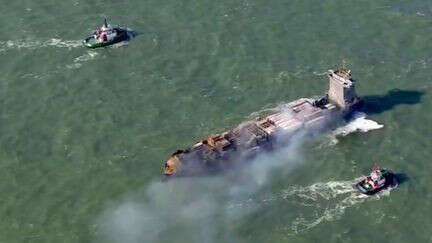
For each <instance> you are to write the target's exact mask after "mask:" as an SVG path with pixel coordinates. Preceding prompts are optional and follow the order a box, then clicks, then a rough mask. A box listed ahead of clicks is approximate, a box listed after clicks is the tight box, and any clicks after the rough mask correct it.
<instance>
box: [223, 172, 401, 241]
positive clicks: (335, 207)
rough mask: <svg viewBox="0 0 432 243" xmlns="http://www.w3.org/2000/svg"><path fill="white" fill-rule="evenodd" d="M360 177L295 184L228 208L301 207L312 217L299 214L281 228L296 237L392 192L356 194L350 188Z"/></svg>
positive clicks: (230, 205) (387, 190)
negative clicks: (286, 203)
mask: <svg viewBox="0 0 432 243" xmlns="http://www.w3.org/2000/svg"><path fill="white" fill-rule="evenodd" d="M360 178H363V177H359V178H356V179H354V180H352V181H329V182H325V183H323V182H319V183H315V184H312V185H310V186H297V185H295V186H291V187H288V188H287V189H285V190H282V191H281V192H280V193H276V194H274V195H272V196H269V197H267V198H265V199H262V200H259V201H258V202H257V201H254V200H253V199H248V200H246V201H243V202H236V203H232V204H229V206H228V209H236V208H245V207H256V206H257V205H261V206H262V205H268V206H271V204H272V203H274V202H277V201H281V200H287V201H289V202H290V203H295V204H297V205H300V206H301V207H304V208H305V210H302V211H312V212H313V213H312V215H313V216H304V215H299V216H297V217H296V218H295V219H294V220H293V221H292V222H291V224H289V226H287V227H282V230H283V231H285V232H287V233H288V234H299V233H301V232H304V231H307V230H309V229H311V228H313V227H315V226H317V225H319V224H321V223H324V222H326V221H327V222H328V221H334V220H338V219H340V218H341V217H342V216H343V214H344V213H345V210H346V209H347V208H350V207H352V206H354V205H357V204H360V203H362V202H365V201H366V199H368V198H370V199H375V200H379V199H380V198H381V196H388V195H390V191H391V190H392V189H394V188H388V189H385V190H383V191H381V192H379V193H377V194H376V195H374V196H366V195H364V194H361V193H359V192H357V190H355V189H354V188H353V186H352V185H353V184H354V183H355V182H356V181H358V180H359V179H360ZM269 204H270V205H269Z"/></svg>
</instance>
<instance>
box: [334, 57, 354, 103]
mask: <svg viewBox="0 0 432 243" xmlns="http://www.w3.org/2000/svg"><path fill="white" fill-rule="evenodd" d="M328 77H329V90H328V99H329V101H330V103H332V104H334V105H336V106H338V107H339V108H340V109H342V110H344V111H345V110H349V109H350V108H351V107H352V106H353V105H354V104H355V103H356V102H357V101H358V97H357V94H356V91H355V81H354V80H353V79H352V78H351V70H349V69H348V68H347V67H346V65H345V62H343V64H342V67H340V68H339V69H337V70H336V71H333V70H329V72H328Z"/></svg>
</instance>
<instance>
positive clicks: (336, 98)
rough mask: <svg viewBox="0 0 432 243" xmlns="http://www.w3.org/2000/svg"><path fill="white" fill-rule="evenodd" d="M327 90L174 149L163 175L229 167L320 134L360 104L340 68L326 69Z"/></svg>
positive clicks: (347, 74)
mask: <svg viewBox="0 0 432 243" xmlns="http://www.w3.org/2000/svg"><path fill="white" fill-rule="evenodd" d="M327 76H328V78H329V90H328V92H327V94H326V96H325V97H322V98H320V99H310V98H300V99H298V100H295V101H292V102H290V103H288V104H287V106H286V107H287V108H286V109H284V110H283V111H277V112H273V113H270V114H268V115H266V116H262V117H258V118H257V119H255V120H254V121H248V122H244V123H242V124H240V125H239V126H237V127H236V128H234V129H232V130H230V131H227V132H224V133H221V134H216V135H212V136H210V137H208V138H207V139H205V140H202V141H201V142H198V143H196V144H195V145H193V146H191V147H189V148H187V149H184V150H177V151H176V152H175V153H173V154H172V155H171V157H170V158H169V159H168V160H167V161H166V162H165V165H164V169H163V174H164V175H165V176H173V175H180V176H191V175H200V174H203V173H211V172H216V171H220V170H223V169H226V168H232V167H234V166H236V165H238V164H241V163H244V161H247V160H248V159H251V158H253V157H254V156H255V155H257V154H258V153H259V152H262V151H269V150H272V149H274V148H276V147H278V146H281V144H284V143H285V142H287V141H289V138H292V137H293V136H294V135H296V134H299V133H300V132H302V131H307V132H310V131H322V130H326V129H327V130H328V129H331V128H332V125H334V124H335V123H336V121H337V120H340V119H341V118H343V117H344V116H346V115H348V114H350V113H351V112H352V111H353V110H354V109H356V107H358V105H359V104H360V99H359V98H358V97H357V94H356V91H355V81H354V80H353V79H352V78H351V71H350V70H348V69H347V68H346V67H345V66H342V67H341V68H339V69H338V70H336V71H333V70H329V71H328V74H327ZM333 127H334V126H333Z"/></svg>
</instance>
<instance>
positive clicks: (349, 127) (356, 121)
mask: <svg viewBox="0 0 432 243" xmlns="http://www.w3.org/2000/svg"><path fill="white" fill-rule="evenodd" d="M366 117H367V116H366V114H365V113H363V112H356V113H354V115H353V118H352V119H351V120H350V121H349V122H348V123H347V124H346V125H344V126H342V127H339V128H337V129H335V130H333V131H332V132H331V133H330V138H331V144H332V145H334V144H336V143H338V139H337V137H339V136H342V137H344V136H346V135H348V134H351V133H355V132H362V133H365V132H368V131H372V130H377V129H381V128H383V127H384V125H382V124H379V123H378V122H376V121H373V120H370V119H366Z"/></svg>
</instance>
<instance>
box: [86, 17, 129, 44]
mask: <svg viewBox="0 0 432 243" xmlns="http://www.w3.org/2000/svg"><path fill="white" fill-rule="evenodd" d="M127 39H128V31H127V30H125V29H121V28H113V27H111V25H109V24H107V21H106V19H105V21H104V24H103V25H102V27H101V28H100V29H98V30H96V31H95V32H94V33H93V35H92V36H89V37H87V38H86V39H85V40H84V41H83V44H84V46H86V47H88V48H98V47H105V46H110V45H113V44H115V43H119V42H122V41H125V40H127Z"/></svg>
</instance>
